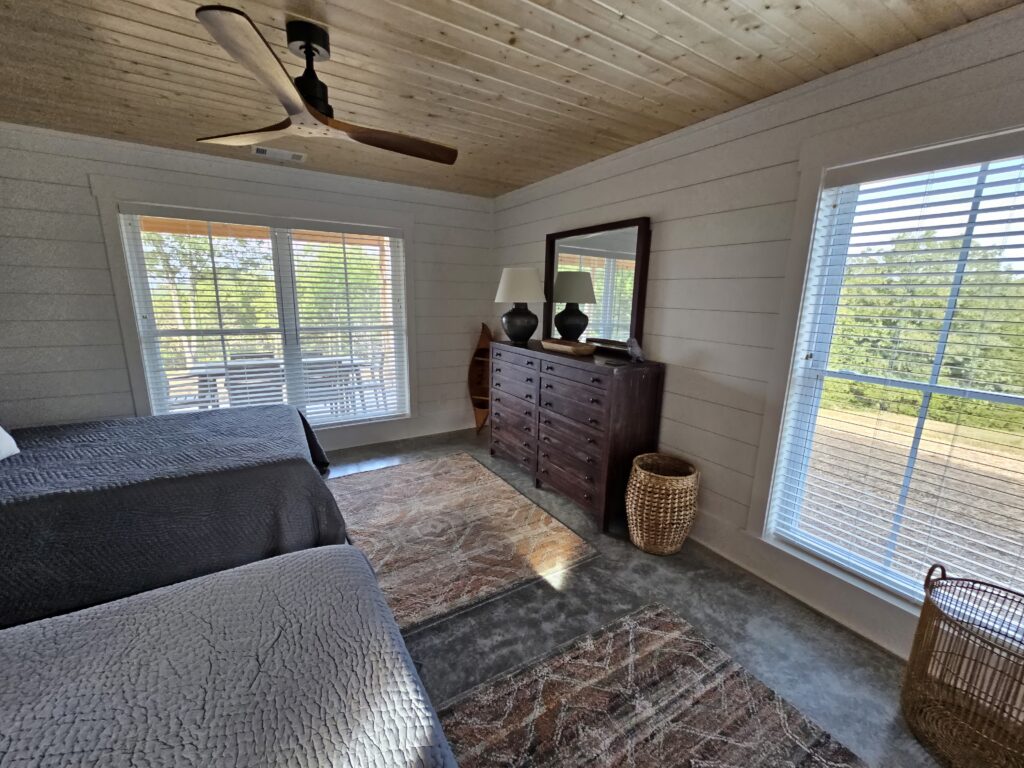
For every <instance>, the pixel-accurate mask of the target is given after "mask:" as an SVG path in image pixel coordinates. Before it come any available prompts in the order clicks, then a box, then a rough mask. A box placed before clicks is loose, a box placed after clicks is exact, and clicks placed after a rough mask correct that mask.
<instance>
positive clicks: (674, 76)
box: [458, 0, 747, 108]
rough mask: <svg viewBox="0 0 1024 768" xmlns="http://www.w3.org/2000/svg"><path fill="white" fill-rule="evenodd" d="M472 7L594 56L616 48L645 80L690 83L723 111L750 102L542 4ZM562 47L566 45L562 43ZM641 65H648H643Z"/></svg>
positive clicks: (484, 0)
mask: <svg viewBox="0 0 1024 768" xmlns="http://www.w3.org/2000/svg"><path fill="white" fill-rule="evenodd" d="M458 1H459V2H461V3H465V2H466V0H458ZM473 5H474V7H477V8H479V9H481V10H485V11H486V12H487V13H489V14H491V15H494V16H498V17H500V18H504V19H505V20H506V21H507V22H508V23H511V24H516V25H518V26H520V27H522V28H524V29H532V31H534V32H535V33H536V34H540V35H542V36H544V37H546V38H548V39H550V40H552V41H555V42H559V41H561V38H560V37H559V32H561V33H562V34H563V35H567V36H568V37H571V38H573V43H572V45H573V47H575V48H577V50H579V51H581V52H584V53H587V54H588V55H591V56H596V55H598V54H597V52H599V51H608V52H612V50H614V49H616V47H617V49H619V50H621V53H622V55H621V57H618V56H617V57H616V58H621V59H622V60H623V61H625V60H628V59H635V60H636V61H637V62H638V65H637V66H638V67H639V68H640V69H642V71H643V72H644V74H643V75H642V76H643V77H645V78H647V79H650V80H653V81H654V82H657V83H659V84H661V85H663V86H665V87H668V88H670V89H673V90H674V89H675V85H676V83H678V82H679V80H680V78H682V79H683V81H685V82H687V83H689V84H690V85H689V87H688V90H689V91H690V92H691V93H692V94H693V97H694V98H699V99H703V100H704V102H705V103H706V102H707V101H708V100H710V101H713V102H715V103H716V104H720V105H721V106H722V107H724V108H730V107H732V106H738V105H739V104H746V103H747V99H745V98H743V97H742V96H739V95H738V94H735V93H733V92H732V91H729V90H727V89H724V88H722V87H720V86H718V85H716V84H713V83H710V82H708V81H707V80H704V79H702V78H700V77H696V76H694V75H692V74H691V73H689V72H686V71H685V70H683V69H680V68H677V67H674V66H673V65H672V64H670V63H666V62H664V61H661V60H658V59H656V58H654V57H652V56H650V55H649V54H647V53H645V52H643V51H641V50H638V49H637V48H635V47H632V46H630V45H628V44H625V43H623V42H620V41H618V40H616V39H614V38H612V37H610V36H608V35H606V34H603V33H601V32H598V31H597V30H593V29H588V28H587V27H585V26H583V25H582V24H580V23H578V22H576V21H574V20H572V19H570V18H568V17H566V16H562V15H561V14H558V13H555V12H553V11H551V10H550V9H549V8H547V7H545V6H543V5H540V4H537V3H532V2H522V1H520V2H514V3H510V2H507V0H473ZM534 11H536V12H538V13H541V14H544V19H539V18H537V20H536V24H537V25H543V26H547V27H550V30H549V31H545V30H543V29H536V28H534V27H531V26H530V19H531V18H536V17H535V16H534ZM556 25H557V29H556ZM562 44H567V43H564V41H563V42H562ZM613 55H614V54H613ZM639 62H646V63H645V64H642V65H641V64H639ZM617 66H620V67H623V68H626V69H627V71H629V70H628V66H627V64H625V63H618V64H617Z"/></svg>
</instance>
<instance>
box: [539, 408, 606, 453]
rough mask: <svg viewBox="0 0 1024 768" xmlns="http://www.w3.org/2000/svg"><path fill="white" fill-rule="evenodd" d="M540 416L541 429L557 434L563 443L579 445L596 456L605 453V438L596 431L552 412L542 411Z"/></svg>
mask: <svg viewBox="0 0 1024 768" xmlns="http://www.w3.org/2000/svg"><path fill="white" fill-rule="evenodd" d="M539 416H540V419H539V421H540V428H541V429H542V430H544V429H547V430H549V431H550V433H557V436H558V437H561V439H562V440H563V442H568V443H569V444H576V443H579V444H580V446H581V447H582V448H583V449H584V450H586V451H588V452H593V453H594V454H595V455H600V454H601V453H602V452H603V451H604V446H605V442H606V441H605V436H604V435H603V434H602V433H601V432H598V431H597V430H596V429H591V428H589V427H584V426H583V425H582V424H580V423H578V422H576V421H573V420H572V419H567V418H565V417H563V416H559V415H558V414H556V413H553V412H551V411H545V410H541V411H540V413H539Z"/></svg>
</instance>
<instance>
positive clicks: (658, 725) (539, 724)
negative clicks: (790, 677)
mask: <svg viewBox="0 0 1024 768" xmlns="http://www.w3.org/2000/svg"><path fill="white" fill-rule="evenodd" d="M441 724H442V725H443V726H444V732H445V734H446V735H447V736H448V741H449V742H450V743H451V745H452V749H453V750H454V751H455V756H456V757H457V758H458V761H459V765H461V766H462V768H473V766H537V767H539V766H552V767H554V766H558V767H559V768H572V767H573V766H584V765H586V766H624V767H627V766H628V767H629V768H648V767H649V768H664V767H665V766H687V767H688V768H711V767H712V766H713V767H714V768H769V767H770V768H783V767H785V768H810V767H811V766H818V767H819V768H853V767H854V766H856V767H857V768H866V765H865V764H864V763H863V762H861V760H860V759H859V758H858V757H857V756H856V755H854V754H853V753H852V752H850V751H849V750H848V749H846V748H845V747H844V746H843V745H841V744H839V743H838V742H836V741H835V740H833V739H832V737H831V736H829V734H828V733H826V732H825V731H823V730H822V729H821V728H819V727H818V726H817V725H815V724H814V723H812V722H811V721H810V720H808V719H807V718H806V717H804V716H803V715H802V714H800V712H798V711H797V710H796V709H794V708H793V707H792V706H791V705H789V704H788V703H786V702H785V701H783V700H782V699H780V698H779V697H778V695H777V694H776V693H775V692H774V691H772V690H771V689H769V688H768V687H767V686H765V685H764V684H763V683H761V682H760V681H759V680H757V679H756V678H754V677H753V676H752V675H750V674H749V673H748V672H746V671H745V670H744V669H743V668H742V667H740V665H739V664H737V663H736V662H735V661H733V660H732V659H731V658H730V657H729V656H727V655H726V654H725V653H723V652H722V651H721V650H719V649H718V648H716V647H715V646H714V645H712V644H711V643H709V642H708V641H707V640H705V639H704V638H703V637H701V636H700V635H698V634H697V633H696V632H695V631H694V630H693V628H692V627H690V626H689V625H688V624H687V623H686V622H685V621H683V620H682V619H680V618H679V617H677V616H675V615H674V614H673V613H672V612H671V611H669V610H668V609H667V608H664V607H661V606H650V607H647V608H643V609H641V610H639V611H637V612H636V613H633V614H631V615H630V616H627V617H626V618H624V619H620V620H618V621H616V622H615V623H613V624H609V625H608V626H606V627H604V628H603V629H600V630H598V631H597V632H595V633H594V634H592V635H587V636H585V637H582V638H580V639H577V640H575V641H573V642H572V643H570V644H569V645H568V646H566V647H564V648H563V649H561V650H558V651H556V652H555V653H554V654H552V655H551V656H548V657H547V658H546V659H544V660H543V661H540V662H537V663H535V664H534V665H532V666H529V667H527V668H525V669H522V670H519V671H517V672H513V673H511V674H509V675H506V676H505V677H502V678H499V679H497V680H495V681H492V682H489V683H485V684H484V685H482V686H480V687H478V688H476V689H474V690H473V691H470V692H469V693H468V694H466V695H464V696H463V697H461V698H459V699H458V700H456V701H455V702H454V703H453V704H452V705H450V706H449V707H447V708H445V709H444V710H443V711H442V712H441Z"/></svg>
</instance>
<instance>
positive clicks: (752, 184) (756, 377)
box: [495, 7, 1024, 653]
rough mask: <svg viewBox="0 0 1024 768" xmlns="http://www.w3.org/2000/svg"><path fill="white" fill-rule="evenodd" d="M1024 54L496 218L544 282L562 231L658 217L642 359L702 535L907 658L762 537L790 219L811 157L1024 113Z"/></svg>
mask: <svg viewBox="0 0 1024 768" xmlns="http://www.w3.org/2000/svg"><path fill="white" fill-rule="evenodd" d="M1022 39H1024V10H1022V9H1021V8H1020V7H1017V8H1014V9H1011V10H1010V11H1007V12H1004V13H1001V14H998V15H997V16H995V17H991V18H989V19H987V20H983V21H981V22H975V23H974V24H971V25H968V26H966V27H963V28H961V29H959V30H955V31H953V32H951V33H947V34H945V35H941V36H939V37H937V38H933V39H932V40H929V41H926V42H924V43H921V44H917V45H915V46H912V47H910V48H906V49H903V50H900V51H897V52H894V53H892V54H889V55H886V56H882V57H879V58H878V59H875V60H872V61H869V62H866V63H865V64H862V65H859V66H857V67H854V68H851V69H849V70H846V71H843V72H840V73H837V74H834V75H830V76H827V77H824V78H822V79H821V80H818V81H815V82H814V83H812V84H809V85H807V86H802V87H800V88H797V89H794V90H792V91H788V92H786V93H783V94H780V95H778V96H776V97H772V98H770V99H766V100H764V101H762V102H758V103H757V104H754V105H751V106H749V107H744V108H742V109H739V110H736V111H734V112H732V113H729V114H727V115H724V116H721V117H719V118H715V119H713V120H710V121H707V122H705V123H702V124H700V125H698V126H694V127H691V128H687V129H685V130H682V131H679V132H677V133H675V134H672V135H670V136H667V137H663V138H661V139H658V140H655V141H652V142H649V143H647V144H645V145H642V146H639V147H635V148H633V149H630V150H627V151H625V152H622V153H619V154H617V155H614V156H612V157H609V158H606V159H604V160H600V161H597V162H594V163H591V164H589V165H586V166H583V167H581V168H578V169H575V170H573V171H569V172H567V173H564V174H561V175H559V176H556V177H553V178H551V179H547V180H545V181H542V182H539V183H537V184H534V185H532V186H530V187H526V188H523V189H520V190H516V191H515V192H511V193H509V194H506V195H504V196H502V197H500V198H498V199H497V202H496V206H495V229H496V233H495V247H496V250H497V254H498V258H499V261H500V263H502V264H503V265H505V266H511V265H528V264H536V265H538V266H539V267H540V266H541V264H542V260H543V253H544V236H545V234H546V233H549V232H556V231H561V230H566V229H572V228H575V227H581V226H586V225H591V224H597V223H601V222H605V221H614V220H619V219H627V218H632V217H636V216H650V217H651V218H652V227H653V233H652V234H653V238H652V246H651V248H652V252H651V269H650V283H649V286H648V293H647V308H646V313H647V314H646V325H645V338H644V347H645V348H646V350H647V351H648V353H649V354H650V356H651V357H652V358H653V359H656V360H661V361H664V362H665V363H667V364H668V370H667V380H666V392H665V399H664V409H663V419H662V428H661V447H662V448H663V449H664V450H667V451H669V452H673V453H677V454H682V455H684V456H687V457H690V458H692V459H693V460H694V462H695V463H697V464H698V465H699V467H700V469H701V471H702V490H701V497H700V517H699V518H698V520H699V522H698V526H697V529H696V531H695V536H696V537H697V538H698V539H700V540H702V541H704V542H705V543H707V544H709V545H711V546H712V547H713V548H715V549H717V550H719V551H720V552H722V553H723V554H726V555H727V556H728V557H730V558H732V559H734V560H737V561H739V562H740V563H741V564H743V565H745V566H746V567H748V568H749V569H751V570H754V571H755V572H757V573H759V574H760V575H762V576H763V577H765V578H767V579H768V580H769V581H773V582H775V583H776V584H778V585H779V586H781V587H783V588H784V589H786V590H787V591H790V592H792V593H793V594H796V595H797V596H799V597H801V598H802V599H804V600H806V601H807V602H809V603H811V604H812V605H815V606H816V607H818V608H819V610H822V611H823V612H826V613H829V614H831V615H833V616H834V617H836V618H838V619H840V620H841V621H843V622H844V623H846V624H848V625H850V626H853V627H854V628H855V629H857V630H858V631H861V632H862V633H863V634H866V635H868V636H870V637H872V638H873V639H875V640H876V641H878V642H880V643H882V644H883V645H885V646H886V647H889V648H890V649H892V650H894V651H896V652H898V653H903V652H905V651H906V649H907V643H908V641H909V638H910V633H911V631H912V628H913V624H914V617H913V615H912V613H911V612H909V611H907V610H906V606H901V605H899V603H898V602H894V601H889V600H888V599H886V598H885V597H884V596H879V595H877V594H870V593H865V592H863V590H860V591H858V592H851V591H850V589H851V588H850V586H849V585H848V583H847V582H846V580H845V579H843V578H841V577H840V576H839V575H835V574H834V575H827V574H824V573H822V572H821V571H819V570H817V569H816V568H813V567H812V566H811V565H810V564H809V563H807V562H805V561H804V560H802V559H800V558H799V557H795V556H793V555H792V554H789V553H785V552H784V551H782V550H779V549H778V548H775V547H771V546H770V545H768V544H766V543H765V542H764V541H762V540H761V539H760V523H761V520H762V519H763V514H764V509H763V501H761V500H760V495H759V493H758V490H757V488H756V485H757V483H758V482H760V483H762V485H763V481H764V477H763V476H764V474H765V472H766V470H767V472H769V473H770V468H771V461H770V457H771V454H772V453H773V451H774V441H775V439H776V434H777V432H773V431H772V429H770V428H769V429H766V430H764V434H763V433H762V428H763V426H764V423H767V422H768V419H766V414H770V413H772V412H773V411H775V412H777V410H778V408H779V405H780V402H781V393H782V392H783V391H784V377H785V374H784V370H785V365H783V366H781V367H780V366H779V364H778V361H779V358H780V356H781V357H783V358H788V357H789V355H790V350H791V344H792V335H791V332H792V316H793V312H794V307H793V306H789V304H796V303H798V298H797V295H796V294H793V293H792V291H791V290H789V294H790V296H791V297H792V298H787V299H786V300H785V301H786V303H785V305H784V303H783V297H784V296H786V295H787V289H791V287H792V285H793V282H794V280H795V281H796V283H797V285H799V282H800V281H801V280H802V269H803V265H804V263H805V254H802V255H801V256H800V258H799V259H797V263H795V264H794V261H793V259H794V257H793V255H792V251H793V250H794V248H799V247H800V245H799V243H796V245H795V246H794V243H793V241H792V240H791V234H792V233H793V232H796V231H798V230H794V227H797V228H800V227H809V226H810V221H809V220H808V219H806V218H804V217H803V216H802V215H801V216H799V217H797V216H795V212H796V208H797V205H796V203H797V197H798V189H799V187H800V174H799V161H800V157H801V149H802V147H803V146H804V145H805V143H806V142H808V141H809V140H811V139H815V140H816V141H821V139H822V137H823V135H825V136H827V134H829V133H830V132H833V131H837V130H838V129H848V128H849V127H850V126H857V125H859V124H864V123H867V122H870V121H876V120H879V119H882V118H887V117H894V119H895V123H894V124H895V125H896V126H897V128H896V130H899V126H900V125H901V123H900V121H899V115H900V113H903V112H909V111H910V110H913V109H915V108H924V107H928V106H929V105H930V106H932V107H934V106H935V105H937V104H941V105H945V104H948V105H949V109H947V110H940V112H941V115H940V117H939V118H938V121H939V123H940V124H941V126H942V128H943V129H945V131H946V136H945V137H944V138H947V139H953V138H958V137H961V136H963V135H964V132H963V130H962V129H961V127H960V126H961V124H962V123H963V118H964V113H963V112H958V109H959V108H960V106H959V105H958V103H957V100H958V99H966V98H970V99H972V100H973V102H972V104H971V109H972V110H977V109H979V108H981V109H987V110H992V111H993V112H995V111H998V109H999V108H1000V107H1001V105H1002V106H1005V105H1006V104H1007V103H1008V102H1007V100H1010V102H1009V103H1014V104H1024V88H1022V87H1021V85H1020V81H1021V73H1022V72H1024V55H1022V53H1021V51H1022V46H1021V43H1020V41H1021V40H1022ZM1016 112H1018V113H1019V112H1021V110H1020V109H1019V108H1018V109H1017V110H1016ZM915 119H916V118H915ZM1005 127H1010V126H1009V124H1007V125H1006V126H1005ZM826 143H827V142H826ZM1021 151H1024V146H1022V147H1021ZM796 239H797V240H799V238H796ZM785 318H788V319H786V321H785V322H783V319H785ZM784 326H785V327H784ZM780 379H781V381H780ZM766 453H767V455H768V457H769V459H768V461H767V467H765V466H764V461H763V459H764V456H765V454H766ZM758 505H760V508H758Z"/></svg>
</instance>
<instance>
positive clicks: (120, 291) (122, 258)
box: [89, 174, 420, 444]
mask: <svg viewBox="0 0 1024 768" xmlns="http://www.w3.org/2000/svg"><path fill="white" fill-rule="evenodd" d="M89 183H90V187H91V188H92V191H93V195H94V196H95V197H96V198H97V203H98V207H99V211H100V222H101V225H102V230H103V239H104V241H105V243H106V247H107V258H108V263H109V266H110V271H111V278H112V283H113V288H114V298H115V302H116V305H117V315H118V323H119V325H120V328H121V335H122V342H123V346H124V351H125V358H126V363H127V366H128V377H129V385H130V388H131V394H132V399H133V402H134V404H135V415H137V416H150V415H153V413H154V411H153V405H152V403H151V401H150V397H149V388H148V384H147V382H146V376H145V366H144V363H143V354H144V352H143V345H142V341H141V338H140V335H139V330H138V326H137V322H136V316H135V307H134V300H133V296H132V287H131V278H130V275H129V273H128V258H127V254H126V252H125V249H124V244H123V242H122V239H121V223H120V214H129V215H143V216H157V217H167V218H178V219H197V220H202V221H221V222H225V223H232V224H251V225H258V226H266V227H270V228H278V229H306V230H319V231H324V232H338V233H347V232H353V231H360V230H361V231H364V232H367V233H371V234H381V233H383V232H386V231H390V232H392V233H394V236H396V237H401V238H402V242H403V255H404V268H403V270H402V277H403V285H402V288H403V291H404V294H405V303H404V307H405V317H404V320H405V329H406V333H405V355H406V372H407V375H406V402H407V404H408V409H407V413H406V414H404V415H395V416H388V417H380V418H377V417H375V418H371V419H367V420H353V421H346V422H344V423H341V424H336V425H322V426H318V427H317V431H318V433H323V434H331V433H333V432H339V434H340V431H343V430H351V429H357V428H358V427H360V426H362V425H367V424H369V425H373V424H383V423H387V422H397V421H405V420H409V419H416V418H418V417H419V415H420V413H419V405H418V396H417V393H418V391H419V389H418V386H419V385H418V366H417V365H416V360H417V344H416V333H415V325H414V320H413V319H414V318H415V316H416V306H415V293H414V291H413V282H412V280H413V277H412V276H413V274H414V273H415V263H416V249H415V243H416V237H415V220H414V218H413V217H412V216H411V215H409V214H408V213H406V212H404V211H402V210H389V209H388V208H386V207H384V208H380V209H378V208H374V209H368V208H363V207H358V206H353V205H351V200H352V199H360V198H358V197H355V196H348V195H339V194H335V193H327V192H325V193H323V194H321V195H320V196H318V197H316V198H310V197H305V196H300V194H299V192H298V190H296V189H295V188H291V187H285V186H281V185H258V184H255V183H254V184H245V183H242V182H237V181H235V182H232V184H231V188H219V187H196V186H194V185H185V184H175V183H155V182H152V181H149V180H144V179H128V178H121V177H111V176H103V175H100V174H91V175H90V177H89ZM260 187H262V188H263V189H266V188H268V187H269V188H271V189H272V190H273V194H259V193H253V192H249V191H245V190H251V189H253V188H260ZM288 192H292V193H295V196H287V193H288ZM360 200H361V202H364V203H365V202H367V201H366V200H365V199H360ZM342 439H344V438H342ZM329 442H332V444H333V442H334V441H329Z"/></svg>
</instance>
